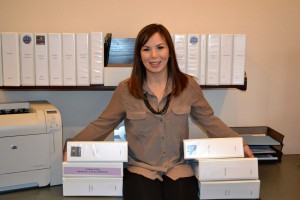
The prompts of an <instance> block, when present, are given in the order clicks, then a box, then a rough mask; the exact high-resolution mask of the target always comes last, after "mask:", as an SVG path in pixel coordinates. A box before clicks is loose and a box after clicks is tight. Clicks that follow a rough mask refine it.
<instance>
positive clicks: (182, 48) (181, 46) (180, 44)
mask: <svg viewBox="0 0 300 200" xmlns="http://www.w3.org/2000/svg"><path fill="white" fill-rule="evenodd" d="M187 46H188V42H187V34H174V48H175V53H176V58H177V62H178V66H179V69H180V70H181V71H182V72H184V73H186V72H187Z"/></svg>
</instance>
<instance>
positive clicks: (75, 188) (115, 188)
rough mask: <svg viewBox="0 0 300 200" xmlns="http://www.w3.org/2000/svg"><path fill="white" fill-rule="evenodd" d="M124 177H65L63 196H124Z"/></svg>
mask: <svg viewBox="0 0 300 200" xmlns="http://www.w3.org/2000/svg"><path fill="white" fill-rule="evenodd" d="M122 192H123V178H98V177H92V178H91V177H63V196H122V194H123V193H122Z"/></svg>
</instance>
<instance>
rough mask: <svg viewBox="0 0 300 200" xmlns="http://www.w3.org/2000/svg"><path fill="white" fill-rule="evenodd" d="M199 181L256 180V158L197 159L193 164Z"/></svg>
mask: <svg viewBox="0 0 300 200" xmlns="http://www.w3.org/2000/svg"><path fill="white" fill-rule="evenodd" d="M193 169H194V172H195V176H196V177H197V179H198V180H199V181H222V180H223V181H225V180H257V179H258V160H257V158H227V159H199V160H198V162H195V163H193Z"/></svg>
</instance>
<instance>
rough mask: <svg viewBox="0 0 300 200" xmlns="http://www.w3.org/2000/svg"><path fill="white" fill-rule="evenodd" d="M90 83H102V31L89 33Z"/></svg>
mask: <svg viewBox="0 0 300 200" xmlns="http://www.w3.org/2000/svg"><path fill="white" fill-rule="evenodd" d="M90 61H91V63H90V64H91V71H90V75H91V76H90V78H91V84H103V83H104V76H103V75H104V74H103V71H104V44H103V35H102V32H91V33H90Z"/></svg>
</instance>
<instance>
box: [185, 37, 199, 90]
mask: <svg viewBox="0 0 300 200" xmlns="http://www.w3.org/2000/svg"><path fill="white" fill-rule="evenodd" d="M199 73H200V35H199V34H188V55H187V74H189V75H191V76H194V77H196V78H198V77H199ZM198 83H199V84H200V82H199V79H198Z"/></svg>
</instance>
